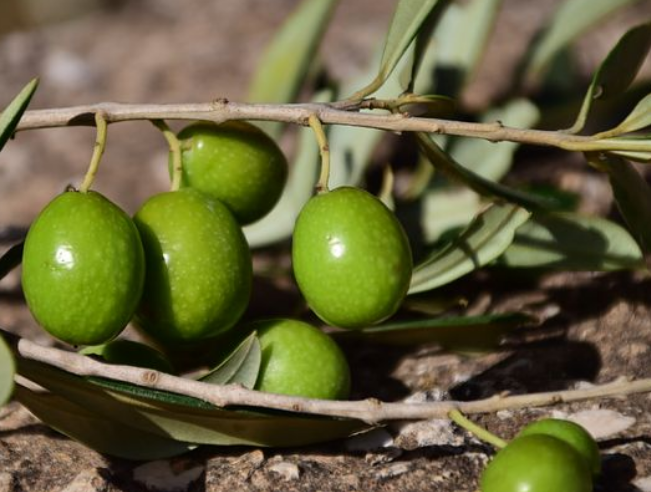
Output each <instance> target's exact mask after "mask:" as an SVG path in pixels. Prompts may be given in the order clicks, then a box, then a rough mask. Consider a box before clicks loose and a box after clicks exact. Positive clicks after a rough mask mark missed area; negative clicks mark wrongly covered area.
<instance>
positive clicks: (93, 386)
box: [19, 360, 369, 447]
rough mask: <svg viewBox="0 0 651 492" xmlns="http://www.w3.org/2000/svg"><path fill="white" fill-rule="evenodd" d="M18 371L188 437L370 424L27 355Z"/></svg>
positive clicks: (309, 437) (339, 432)
mask: <svg viewBox="0 0 651 492" xmlns="http://www.w3.org/2000/svg"><path fill="white" fill-rule="evenodd" d="M19 372H20V373H21V374H22V375H24V376H25V377H26V378H28V379H30V380H31V381H34V382H35V383H37V384H39V385H40V386H43V387H44V388H46V389H48V390H49V391H51V392H52V393H56V394H58V395H60V396H62V397H64V398H66V399H67V400H69V401H71V402H73V403H76V404H78V405H82V406H83V407H84V408H85V409H87V410H88V411H89V412H94V413H97V414H99V415H103V416H106V417H107V418H110V419H111V420H114V421H117V422H120V423H122V424H124V425H128V426H132V427H135V428H137V429H139V430H141V431H143V432H147V433H152V434H156V435H159V436H162V437H165V438H168V439H174V440H178V441H182V442H186V443H194V444H212V445H224V446H226V445H251V446H274V447H282V446H301V445H307V444H313V443H318V442H325V441H331V440H334V439H338V438H342V437H346V436H349V435H351V434H353V433H355V432H359V431H361V430H364V429H368V428H369V425H368V424H364V423H362V422H359V421H355V420H349V419H334V418H321V417H313V416H307V415H302V414H294V413H287V412H276V411H274V412H267V411H265V409H264V408H258V407H256V408H249V409H246V410H245V409H238V410H235V409H233V410H227V409H222V408H217V407H214V406H212V405H210V404H207V403H205V402H202V401H201V400H197V399H196V398H190V397H186V396H183V395H176V394H174V393H169V392H163V391H157V390H151V389H148V388H143V387H139V386H135V385H131V384H128V383H124V382H119V381H112V380H108V379H105V380H95V382H91V381H89V380H85V379H83V378H81V377H78V376H74V375H72V374H69V373H66V372H63V371H61V370H58V369H55V368H53V367H51V366H48V365H45V364H41V363H37V362H34V361H29V360H22V361H21V364H20V366H19ZM125 444H126V443H125Z"/></svg>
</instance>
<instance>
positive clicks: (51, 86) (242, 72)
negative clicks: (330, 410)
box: [0, 0, 651, 492]
mask: <svg viewBox="0 0 651 492" xmlns="http://www.w3.org/2000/svg"><path fill="white" fill-rule="evenodd" d="M297 3H298V2H297V1H295V0H274V1H273V2H270V1H263V0H246V1H245V0H240V1H237V2H225V1H223V2H216V1H215V2H200V3H197V2H190V1H189V0H184V1H179V0H140V1H135V0H132V1H124V0H123V1H120V2H113V3H110V2H106V3H105V4H102V3H101V2H100V3H99V7H98V9H97V10H95V11H92V12H90V13H87V14H85V15H83V16H81V17H76V18H73V19H71V20H67V21H64V22H58V23H54V24H48V25H44V26H42V27H39V28H32V29H30V28H24V29H22V30H17V31H12V32H7V33H5V34H3V35H2V37H0V67H2V70H0V102H2V104H4V102H6V101H7V100H8V99H9V98H10V97H11V96H12V95H13V94H15V93H16V92H17V90H18V89H19V88H20V87H21V86H22V85H23V84H24V83H25V82H26V81H27V80H28V79H29V78H31V77H33V76H35V75H38V76H40V77H41V86H40V88H39V90H38V92H37V95H36V97H35V99H34V102H33V106H32V107H33V108H44V107H57V106H71V105H79V104H84V103H92V102H100V101H122V102H151V103H155V102H186V101H187V102H197V101H209V100H213V99H215V98H217V97H227V98H229V99H232V100H241V99H243V98H244V96H245V93H246V84H247V80H248V79H249V77H250V75H251V73H252V71H253V69H254V66H255V63H256V61H257V59H258V58H259V56H260V55H261V53H262V51H263V50H264V47H265V46H266V44H267V42H268V41H269V39H270V37H271V36H272V34H273V31H274V29H275V28H276V27H277V26H278V25H279V24H280V23H281V22H282V20H283V18H284V17H285V16H286V15H287V13H288V12H289V11H290V10H291V8H292V7H293V6H295V5H296V4H297ZM557 3H558V2H557V1H555V0H554V1H552V0H548V1H539V2H522V1H517V0H506V1H505V2H504V8H503V12H502V14H501V16H500V20H499V24H498V30H497V32H496V33H495V35H494V38H493V39H492V41H491V45H490V47H489V49H488V52H487V56H486V58H485V60H484V63H483V65H482V67H481V70H480V71H479V73H478V75H477V78H476V81H475V82H474V83H473V84H472V86H471V87H470V89H469V90H468V91H467V93H466V94H464V101H465V102H466V104H468V105H469V106H471V107H481V106H484V105H486V104H487V103H488V102H489V101H490V100H491V99H492V98H494V97H496V96H498V95H499V94H501V93H502V91H503V90H504V89H505V87H506V85H505V81H506V80H508V77H506V75H505V74H508V73H509V72H510V71H512V70H515V67H516V62H517V59H518V56H519V55H520V54H521V53H522V52H523V51H524V49H525V47H526V44H527V42H528V40H529V38H530V36H531V35H532V33H533V32H534V30H535V27H536V23H537V22H539V20H540V19H541V18H542V17H543V16H544V15H545V14H546V13H548V12H550V11H551V10H552V9H553V6H554V5H556V4H557ZM394 4H395V2H394V1H393V0H352V1H346V2H341V5H340V7H339V9H338V10H337V12H336V14H335V18H334V21H333V23H332V28H331V29H330V30H329V31H328V33H327V43H326V45H325V47H324V50H323V52H322V53H321V56H322V58H323V60H324V63H325V64H326V65H327V66H328V67H330V69H331V71H332V72H333V74H334V75H335V76H336V77H348V76H350V75H353V74H356V73H359V72H361V71H362V70H363V69H364V66H365V65H366V64H367V62H368V60H369V59H370V57H371V53H372V52H373V50H375V49H376V48H377V46H378V43H379V42H380V39H381V37H382V34H383V33H384V31H385V28H386V26H387V25H388V22H389V19H390V16H391V13H392V11H393V8H394ZM1 9H2V7H0V15H1ZM649 15H651V2H649V1H641V2H638V3H637V4H636V5H635V7H633V8H631V9H629V10H627V11H624V12H621V13H619V14H617V15H614V16H612V18H611V19H609V21H608V22H607V23H606V24H605V25H603V26H602V27H601V28H600V29H599V32H598V33H591V34H589V35H588V36H587V38H586V39H584V40H582V41H581V42H580V43H579V45H578V48H577V49H578V52H579V53H580V56H579V63H580V67H579V68H580V70H581V71H583V72H585V73H586V76H587V74H589V73H590V71H591V70H592V69H593V68H594V66H595V64H596V63H598V61H599V60H600V58H601V57H602V56H603V55H604V54H605V53H606V52H607V50H608V49H609V47H610V46H611V45H612V44H613V42H614V41H615V40H616V39H617V37H618V36H619V35H620V34H621V33H622V32H623V30H624V29H625V28H626V27H627V26H630V25H633V24H634V23H636V22H638V21H639V20H640V18H642V17H644V16H646V17H648V16H649ZM93 139H94V131H93V130H91V129H84V128H74V129H56V130H47V131H37V132H24V133H21V134H19V135H18V136H17V138H16V139H15V141H12V142H10V143H9V144H8V145H7V146H6V148H5V149H4V150H3V152H2V153H1V154H0V203H1V205H0V231H2V235H3V238H4V241H5V242H4V243H3V244H0V248H2V249H5V248H6V247H7V246H8V245H9V242H10V241H11V239H12V237H13V238H14V239H15V238H16V237H19V236H20V232H21V230H23V229H24V228H25V227H26V226H27V225H28V224H29V223H30V221H31V220H32V219H33V218H34V216H35V215H36V214H37V213H38V211H39V210H40V209H41V208H42V207H43V206H44V205H45V204H46V203H47V202H48V201H49V200H50V199H51V198H52V196H54V195H55V194H56V193H58V192H59V191H60V190H62V189H63V188H64V187H65V186H66V185H67V184H69V183H71V182H72V183H78V182H79V181H80V179H81V177H82V176H83V173H84V171H85V168H86V166H87V163H88V159H89V157H90V154H91V151H92V143H93ZM166 154H167V150H166V148H165V145H164V141H163V140H162V139H161V137H160V135H159V134H158V132H157V131H156V130H155V129H154V128H153V127H152V126H149V125H147V124H145V123H124V124H120V125H115V126H114V127H113V126H112V127H111V130H110V136H109V145H108V150H107V153H106V156H105V159H104V161H103V165H102V169H101V173H100V175H99V177H98V180H97V186H96V189H98V190H99V191H101V192H103V193H105V194H107V195H108V196H109V197H111V198H112V199H113V200H114V201H115V202H117V203H118V204H119V205H121V206H122V207H123V208H125V209H126V210H127V211H129V212H133V211H134V210H135V209H136V208H137V207H138V206H139V204H140V203H142V201H143V200H144V199H145V198H146V197H147V196H149V195H150V194H152V193H154V192H156V191H162V190H164V189H166V188H167V171H166V159H167V156H166ZM520 159H521V161H519V162H518V172H519V173H520V174H519V176H520V175H522V176H524V177H525V178H526V177H527V176H534V177H539V176H544V177H546V178H547V179H550V180H553V181H554V182H555V183H556V184H560V185H562V186H564V187H565V188H566V189H571V190H573V191H577V192H580V193H581V196H582V199H583V201H582V208H583V209H584V210H586V211H590V212H593V213H602V214H610V213H611V208H612V203H611V198H610V195H609V192H608V187H607V186H606V184H605V182H604V181H603V179H601V177H600V176H595V175H594V174H593V173H590V172H588V171H586V170H585V166H584V165H583V164H582V163H581V162H580V158H578V157H577V156H566V155H562V154H556V153H550V152H545V153H540V154H539V153H536V152H533V151H528V152H523V153H522V155H521V156H520ZM527 164H530V165H531V167H532V168H533V167H535V170H533V169H532V170H530V171H527ZM258 289H259V290H258V293H257V295H258V299H257V301H255V302H254V308H252V309H257V310H258V311H264V313H265V314H275V313H274V311H273V310H274V309H277V310H278V309H283V308H284V305H282V304H281V305H280V306H279V305H277V304H276V305H274V304H273V303H271V302H270V301H269V298H268V297H266V296H267V293H268V292H267V290H266V289H265V290H263V289H262V288H261V287H258ZM650 290H651V280H650V279H649V277H648V275H644V274H639V273H637V274H631V273H617V274H591V273H562V274H549V275H543V276H522V277H517V278H514V277H512V276H506V275H505V274H504V273H503V272H490V273H480V274H477V275H474V276H472V277H471V278H467V279H464V280H462V281H461V282H457V283H455V284H454V285H452V286H451V287H450V290H449V293H450V295H452V296H453V295H455V294H458V295H461V296H463V297H465V298H466V299H467V300H468V303H469V308H468V311H467V312H469V313H475V314H480V313H488V312H503V311H508V310H522V311H526V312H529V313H531V314H533V315H536V316H538V317H539V319H540V323H539V324H538V325H536V326H534V327H531V328H529V329H527V330H523V331H520V332H517V333H516V334H515V335H514V336H513V337H512V338H511V339H510V340H509V341H508V343H506V344H505V345H504V347H503V348H502V349H501V350H499V351H497V352H492V353H488V354H481V355H473V356H469V355H467V354H464V355H460V354H454V353H448V352H443V351H441V350H440V349H438V348H436V347H431V346H425V347H418V348H413V347H412V348H400V349H399V348H387V347H381V346H375V345H369V344H359V343H358V344H348V345H346V346H345V347H344V348H345V350H346V353H347V355H348V356H349V359H350V361H351V366H352V370H353V393H354V394H353V396H354V397H355V398H357V397H363V396H374V397H376V398H380V399H384V400H390V401H392V400H400V399H404V398H409V399H411V400H420V401H426V400H436V399H441V398H456V399H463V400H469V399H476V398H481V397H487V396H490V395H494V394H496V393H500V392H511V393H525V392H532V391H545V390H555V389H562V388H575V387H584V386H587V385H590V384H595V383H602V382H607V381H611V380H614V379H617V378H642V377H651V297H650V296H649V291H650ZM275 294H277V296H276V297H274V298H273V299H281V300H282V302H285V303H287V305H296V304H295V303H297V302H300V301H299V300H298V297H297V293H296V291H295V289H294V288H293V287H292V286H291V285H290V286H288V287H287V286H285V287H284V288H283V290H282V291H281V292H280V293H278V292H277V291H276V292H275ZM265 310H266V311H265ZM250 314H251V313H250ZM0 326H2V328H3V329H7V330H9V331H12V332H15V333H18V334H20V335H23V336H27V337H29V338H30V339H32V340H35V341H37V342H39V343H42V344H51V343H52V340H51V339H50V338H49V337H48V336H46V335H45V334H44V333H43V332H42V331H40V330H39V329H38V328H37V327H36V326H35V323H34V322H33V320H32V319H31V316H30V315H29V313H28V312H27V310H26V309H25V307H24V305H23V303H22V298H21V294H20V291H19V277H18V273H17V272H16V273H15V274H12V275H10V276H9V277H8V278H6V279H4V280H3V281H2V282H0ZM650 410H651V397H649V396H648V395H638V396H631V397H625V398H624V397H621V398H610V399H603V400H596V401H588V402H584V403H575V404H566V405H558V406H554V407H549V408H540V409H528V410H518V411H515V410H513V411H502V412H498V413H497V414H491V415H484V416H479V417H476V419H477V421H478V422H480V423H481V424H483V425H485V426H486V427H487V428H488V429H490V430H492V431H494V432H496V433H498V434H500V435H502V436H503V437H505V438H510V437H512V436H513V435H514V434H515V433H516V432H517V430H518V429H519V428H520V427H521V426H522V425H523V424H524V423H526V422H529V421H531V420H534V419H537V418H540V417H541V416H548V415H556V416H561V417H568V418H573V419H575V420H578V421H580V422H582V423H584V424H585V425H586V426H587V427H588V428H589V429H590V430H591V431H593V432H595V434H596V435H597V437H598V438H599V442H600V447H601V449H602V455H603V460H604V461H603V463H604V470H605V471H604V477H603V479H602V481H601V482H600V483H599V484H598V488H599V490H608V491H636V490H638V491H640V490H641V491H651V411H650ZM490 455H491V450H490V448H489V447H488V446H486V445H483V444H481V443H479V442H478V441H476V440H474V439H472V438H471V437H469V436H468V435H466V434H465V433H464V432H462V431H460V430H458V429H455V428H453V427H452V426H451V425H450V424H449V423H448V422H446V421H429V422H420V423H402V424H400V425H397V424H396V425H391V426H388V427H386V428H384V429H380V430H377V431H374V432H372V433H371V434H370V435H368V436H366V437H365V438H363V439H362V438H353V439H349V440H345V441H338V442H334V443H331V444H328V445H323V446H311V447H307V448H301V449H252V448H244V447H237V448H215V447H212V448H210V447H206V448H201V449H198V450H196V451H193V452H191V453H189V454H187V455H185V456H183V457H181V458H176V459H172V460H164V461H158V462H150V463H137V462H130V461H126V460H119V459H113V458H110V457H107V456H103V455H100V454H98V453H95V452H93V451H90V450H88V449H87V448H85V447H84V446H82V445H80V444H78V443H76V442H73V441H71V440H69V439H67V438H65V437H63V436H61V435H59V434H57V433H56V432H54V431H52V430H50V429H49V428H48V427H46V426H44V425H42V424H41V423H39V421H38V420H37V419H36V418H35V417H33V416H32V415H31V414H29V412H27V410H25V409H24V408H23V407H21V406H20V405H19V404H17V403H11V404H10V405H8V406H7V407H5V408H4V409H2V410H1V411H0V492H5V491H6V492H12V491H23V490H24V491H49V490H52V491H55V490H65V491H86V490H88V491H95V490H97V491H129V492H130V491H134V492H135V491H145V490H170V491H171V490H181V491H182V490H191V491H203V490H206V491H227V490H264V491H268V490H288V491H292V490H302V491H308V490H309V491H312V490H314V491H317V490H323V491H326V490H332V491H354V490H378V491H380V490H383V491H384V490H386V491H412V490H413V491H416V490H418V491H422V490H438V491H444V492H445V491H472V490H476V489H477V479H478V477H479V474H480V472H481V469H482V467H483V466H484V465H485V463H486V462H487V460H488V459H489V457H490Z"/></svg>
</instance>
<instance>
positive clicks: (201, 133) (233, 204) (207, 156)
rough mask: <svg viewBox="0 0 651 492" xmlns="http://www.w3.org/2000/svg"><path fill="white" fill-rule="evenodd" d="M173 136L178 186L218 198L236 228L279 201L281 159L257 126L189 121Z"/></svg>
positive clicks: (283, 169)
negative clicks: (178, 163)
mask: <svg viewBox="0 0 651 492" xmlns="http://www.w3.org/2000/svg"><path fill="white" fill-rule="evenodd" d="M178 137H179V139H180V140H181V149H182V161H183V185H184V186H191V187H193V188H196V189H198V190H200V191H203V192H204V193H206V194H208V195H210V196H211V197H213V198H215V199H217V200H220V201H221V202H222V203H224V204H225V205H226V206H227V207H228V208H229V209H230V210H231V212H233V215H235V218H236V219H237V220H238V221H239V223H240V224H242V225H245V224H250V223H251V222H255V221H256V220H258V219H260V218H261V217H263V216H264V215H266V214H267V213H268V212H269V211H270V210H271V209H272V208H273V206H274V205H275V204H276V202H277V201H278V199H279V198H280V195H281V194H282V191H283V188H284V186H285V182H286V180H287V159H286V158H285V156H284V154H283V153H282V151H281V150H280V148H279V147H278V145H276V142H274V141H273V140H272V139H271V138H269V136H268V135H267V134H266V133H264V132H263V131H262V130H260V129H259V128H258V127H256V126H253V125H251V124H250V123H246V122H243V121H228V122H226V123H222V124H220V125H215V124H213V123H195V124H193V125H190V126H188V127H186V128H184V129H183V130H182V131H181V132H180V133H179V135H178Z"/></svg>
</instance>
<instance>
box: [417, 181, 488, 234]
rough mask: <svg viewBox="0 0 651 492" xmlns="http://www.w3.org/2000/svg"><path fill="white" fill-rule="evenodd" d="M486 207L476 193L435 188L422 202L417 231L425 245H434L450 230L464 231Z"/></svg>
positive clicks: (456, 189) (429, 191) (467, 190)
mask: <svg viewBox="0 0 651 492" xmlns="http://www.w3.org/2000/svg"><path fill="white" fill-rule="evenodd" d="M485 207H486V203H484V202H483V201H482V199H481V196H479V195H478V194H477V193H475V192H474V191H472V190H469V189H468V188H461V187H450V186H446V187H437V188H434V189H431V190H428V191H427V192H426V193H425V194H424V195H423V197H422V200H421V215H420V228H421V231H422V235H423V242H424V243H425V244H433V243H435V242H436V241H438V240H439V239H440V238H441V235H443V234H445V233H446V232H448V231H450V230H458V229H463V228H464V227H466V226H467V225H468V224H469V223H470V222H471V221H472V219H473V218H474V217H475V216H476V215H477V214H479V213H480V212H481V211H482V210H483V209H484V208H485Z"/></svg>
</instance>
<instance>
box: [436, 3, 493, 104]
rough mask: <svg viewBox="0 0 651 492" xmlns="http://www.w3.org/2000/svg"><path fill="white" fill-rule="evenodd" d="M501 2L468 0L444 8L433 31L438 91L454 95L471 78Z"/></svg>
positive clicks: (486, 42) (486, 43) (484, 47)
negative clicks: (439, 20) (467, 0)
mask: <svg viewBox="0 0 651 492" xmlns="http://www.w3.org/2000/svg"><path fill="white" fill-rule="evenodd" d="M501 4H502V0H471V1H469V2H464V3H463V4H461V3H458V2H457V3H454V4H452V5H450V7H449V8H448V9H447V10H446V11H445V13H444V14H443V17H442V19H441V22H440V23H439V25H438V28H437V30H436V33H435V46H436V48H435V49H436V65H437V71H438V79H439V80H438V85H437V90H443V92H444V93H445V94H447V95H450V96H452V97H457V95H458V94H459V93H460V92H461V91H462V90H463V88H464V87H465V85H466V84H467V82H468V81H469V80H471V78H472V76H473V75H474V73H475V71H476V70H477V66H478V64H479V62H480V61H481V57H482V54H483V53H484V50H485V49H486V46H487V45H488V37H489V36H490V33H491V32H492V30H493V27H494V24H495V18H496V16H497V12H498V11H499V9H500V6H501ZM442 78H445V79H446V80H445V81H443V80H442Z"/></svg>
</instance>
